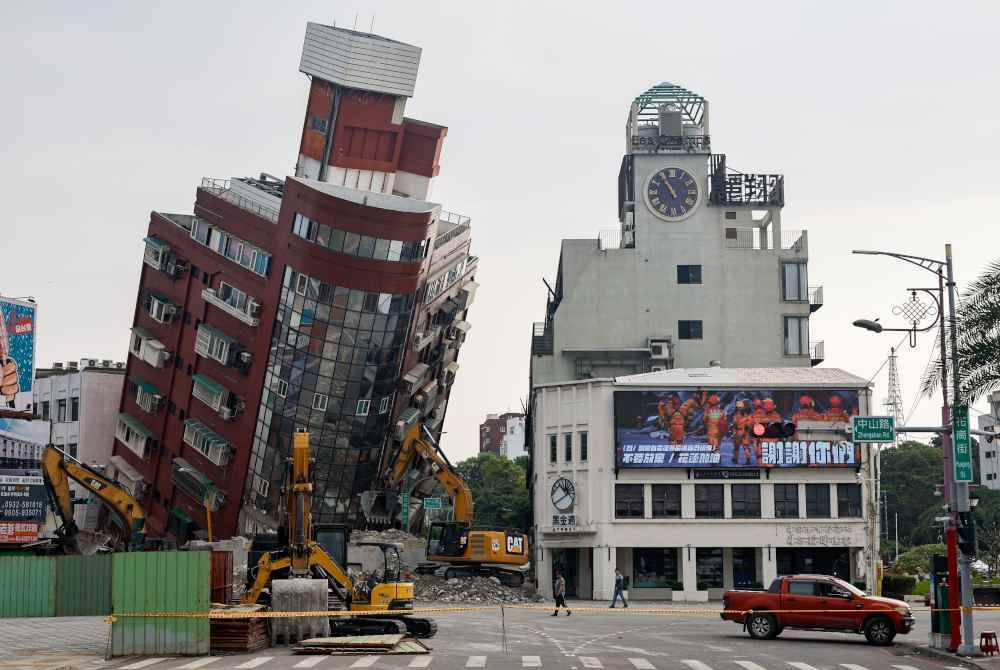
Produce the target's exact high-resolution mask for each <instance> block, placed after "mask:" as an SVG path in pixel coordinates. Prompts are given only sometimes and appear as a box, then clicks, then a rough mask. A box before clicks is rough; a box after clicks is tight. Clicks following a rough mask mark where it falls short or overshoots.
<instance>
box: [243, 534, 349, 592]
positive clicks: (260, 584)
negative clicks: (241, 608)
mask: <svg viewBox="0 0 1000 670" xmlns="http://www.w3.org/2000/svg"><path fill="white" fill-rule="evenodd" d="M307 557H308V562H309V567H312V566H317V567H320V568H322V569H323V572H325V573H326V578H327V579H328V580H329V581H331V582H333V583H335V584H336V585H337V586H338V587H340V589H341V590H342V591H343V592H344V593H347V594H349V596H353V595H354V580H352V579H351V577H350V575H348V574H347V573H346V572H344V571H343V570H342V569H341V568H340V566H339V565H337V562H336V561H334V560H333V559H332V558H330V555H329V554H328V553H326V550H325V549H323V547H322V546H321V545H320V544H318V543H316V542H309V543H308V553H307ZM291 567H292V558H291V557H290V556H287V555H286V556H281V557H279V558H275V559H272V557H271V554H269V553H267V554H263V555H262V556H261V557H260V559H258V561H257V575H256V577H255V578H254V581H253V584H252V585H251V586H250V589H249V590H248V591H247V592H246V593H244V594H243V598H242V599H241V602H242V603H243V604H244V605H253V604H254V603H256V602H257V599H258V598H260V594H261V592H262V591H263V590H264V587H266V586H267V585H268V584H270V583H271V578H272V577H273V575H274V573H275V572H277V571H279V570H285V569H287V568H291Z"/></svg>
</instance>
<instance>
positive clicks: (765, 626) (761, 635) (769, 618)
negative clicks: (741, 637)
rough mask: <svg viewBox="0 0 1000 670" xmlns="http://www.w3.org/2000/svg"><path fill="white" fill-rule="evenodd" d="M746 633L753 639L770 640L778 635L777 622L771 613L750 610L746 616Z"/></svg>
mask: <svg viewBox="0 0 1000 670" xmlns="http://www.w3.org/2000/svg"><path fill="white" fill-rule="evenodd" d="M747 633H749V634H750V637H752V638H753V639H755V640H771V639H774V638H776V637H778V622H777V621H776V620H775V618H774V615H773V614H767V613H766V612H751V613H750V615H749V616H748V617H747Z"/></svg>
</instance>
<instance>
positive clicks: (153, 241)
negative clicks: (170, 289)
mask: <svg viewBox="0 0 1000 670" xmlns="http://www.w3.org/2000/svg"><path fill="white" fill-rule="evenodd" d="M143 241H144V242H145V243H146V250H145V251H144V252H143V255H142V260H143V262H144V263H145V264H146V265H148V266H149V267H151V268H153V269H154V270H164V269H166V267H167V260H168V259H169V257H170V247H169V246H168V245H167V244H166V243H165V242H164V241H163V240H161V239H159V238H158V237H156V236H155V235H150V236H149V237H147V238H146V239H145V240H143Z"/></svg>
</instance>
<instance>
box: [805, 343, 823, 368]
mask: <svg viewBox="0 0 1000 670" xmlns="http://www.w3.org/2000/svg"><path fill="white" fill-rule="evenodd" d="M824 344H825V342H824V341H823V340H820V341H819V342H810V343H809V359H810V361H812V364H813V365H819V364H820V363H822V362H823V361H824V360H826V351H825V349H826V347H825V346H824Z"/></svg>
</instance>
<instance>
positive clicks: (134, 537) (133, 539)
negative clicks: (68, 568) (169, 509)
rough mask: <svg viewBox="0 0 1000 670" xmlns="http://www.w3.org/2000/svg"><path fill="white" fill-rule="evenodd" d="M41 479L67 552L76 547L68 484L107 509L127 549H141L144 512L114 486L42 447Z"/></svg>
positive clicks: (74, 525) (56, 451)
mask: <svg viewBox="0 0 1000 670" xmlns="http://www.w3.org/2000/svg"><path fill="white" fill-rule="evenodd" d="M42 475H43V477H44V479H45V487H46V488H47V489H48V491H49V495H50V496H51V497H52V501H53V502H54V503H55V506H56V510H57V511H58V513H59V517H60V519H62V530H61V534H62V536H63V537H64V538H65V540H66V542H67V544H68V545H69V546H70V548H71V549H73V550H74V551H76V550H78V548H79V547H78V546H77V541H76V535H77V532H78V529H77V526H76V523H75V522H74V520H73V494H72V491H70V488H69V484H70V481H74V482H76V483H77V484H79V485H80V486H82V487H83V488H84V489H86V490H87V491H88V492H89V493H91V494H92V495H94V496H95V497H97V498H99V499H100V500H101V501H102V502H103V503H104V504H106V505H107V506H108V507H110V508H111V510H112V511H113V512H114V513H115V515H116V516H117V517H118V520H119V521H120V522H121V526H122V529H123V531H124V532H125V542H126V544H127V545H128V548H129V549H137V548H139V547H141V546H142V544H143V542H144V540H145V533H146V531H145V525H146V512H145V511H144V510H143V508H142V505H140V504H139V502H138V501H137V500H136V499H135V498H133V497H132V496H131V495H130V494H129V493H128V491H126V490H125V489H123V488H122V487H121V485H119V484H118V483H117V482H115V481H114V480H112V479H109V478H108V477H105V476H104V475H102V474H101V473H99V472H97V471H96V470H92V469H91V468H88V467H87V466H86V465H84V464H82V463H80V462H78V461H75V460H72V459H71V458H70V459H68V458H66V454H65V453H64V452H63V451H61V450H60V449H57V448H55V447H52V446H49V447H46V448H45V451H44V452H43V453H42Z"/></svg>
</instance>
